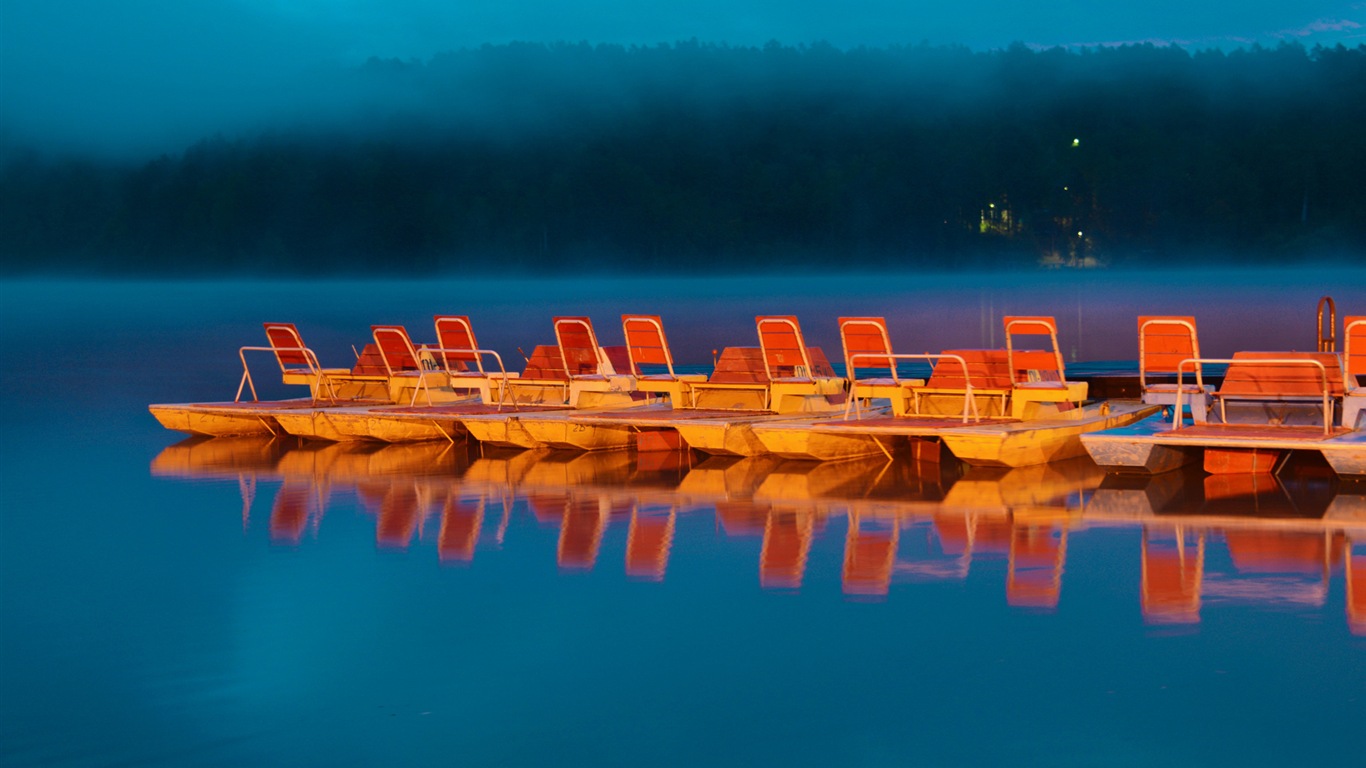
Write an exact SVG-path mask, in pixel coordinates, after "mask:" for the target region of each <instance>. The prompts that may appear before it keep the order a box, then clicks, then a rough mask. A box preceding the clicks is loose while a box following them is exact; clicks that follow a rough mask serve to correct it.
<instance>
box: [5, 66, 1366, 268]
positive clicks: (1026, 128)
mask: <svg viewBox="0 0 1366 768" xmlns="http://www.w3.org/2000/svg"><path fill="white" fill-rule="evenodd" d="M339 77H340V78H341V81H340V82H339V86H338V87H339V90H341V91H345V92H346V93H348V94H351V98H350V100H349V101H347V102H346V106H345V108H339V109H333V110H328V111H327V115H326V117H319V118H318V119H317V120H315V121H311V122H309V121H304V122H297V121H296V122H294V123H292V124H288V125H285V124H282V125H280V126H279V127H278V128H276V129H275V130H273V131H270V132H264V133H261V134H257V135H252V136H239V137H231V138H228V137H221V136H218V137H210V138H206V139H204V140H202V141H200V142H198V143H196V144H195V145H193V146H191V147H189V148H187V149H185V150H184V151H183V152H179V153H177V154H167V155H163V156H161V157H158V158H154V159H150V160H148V161H146V162H144V163H141V164H134V165H130V164H126V163H119V162H113V161H101V160H98V159H92V158H78V157H51V156H48V155H45V154H43V153H41V152H40V151H38V150H37V149H36V148H31V147H20V146H12V145H10V146H3V147H0V270H3V272H4V273H7V274H20V273H27V272H37V271H53V270H54V269H56V270H63V271H71V272H91V273H105V274H117V273H127V274H229V273H232V274H281V273H296V274H307V275H316V274H359V273H383V274H427V273H433V272H458V271H482V272H491V271H497V272H505V271H508V270H510V269H516V270H540V271H547V272H569V271H581V270H584V269H589V270H598V269H601V270H615V269H635V270H644V271H652V272H698V273H703V272H706V271H708V270H715V269H732V268H744V269H769V268H773V267H775V266H782V265H794V264H795V265H809V266H813V267H818V266H820V265H823V264H830V263H838V264H840V265H865V266H868V267H883V266H888V265H904V266H919V267H927V268H935V267H944V268H949V267H954V266H961V265H972V266H990V265H1000V264H1011V265H1028V264H1040V263H1042V264H1107V263H1108V264H1126V263H1144V264H1152V263H1164V262H1170V263H1177V262H1184V261H1186V260H1188V259H1190V258H1191V257H1192V256H1198V257H1201V258H1206V259H1221V258H1222V259H1228V260H1231V261H1239V262H1243V261H1248V260H1275V261H1279V262H1283V261H1285V260H1287V259H1292V260H1295V259H1317V258H1322V257H1325V256H1334V255H1336V256H1339V257H1342V256H1344V255H1345V256H1346V257H1347V258H1360V257H1361V255H1362V254H1363V253H1366V184H1363V183H1362V179H1363V178H1366V139H1363V138H1362V136H1363V135H1366V134H1363V131H1362V126H1364V125H1366V46H1357V47H1356V48H1345V47H1343V46H1337V47H1335V48H1331V49H1330V48H1320V47H1316V48H1314V49H1312V50H1306V49H1304V48H1303V47H1301V46H1298V45H1282V46H1280V47H1277V48H1273V49H1267V48H1259V47H1254V48H1252V49H1249V50H1238V51H1234V52H1231V53H1222V52H1219V51H1201V52H1193V53H1192V52H1188V51H1185V50H1183V49H1180V48H1174V47H1171V48H1169V47H1154V46H1148V45H1141V46H1126V47H1119V48H1103V49H1088V50H1083V51H1080V52H1070V51H1065V50H1062V49H1052V50H1042V51H1036V50H1031V49H1029V48H1027V47H1024V46H1022V45H1015V46H1012V47H1011V48H1009V49H1006V50H1002V51H993V52H986V53H981V52H972V51H969V50H967V49H964V48H956V47H949V48H944V47H931V46H924V45H922V46H907V47H891V48H876V49H872V48H858V49H852V50H840V49H836V48H833V47H830V46H825V45H811V46H798V47H792V46H782V45H777V44H771V45H769V46H765V47H762V48H735V47H729V46H719V45H706V44H701V43H696V42H689V43H679V44H673V45H664V46H654V47H620V46H589V45H550V46H546V45H507V46H486V47H484V48H480V49H473V50H465V51H458V52H452V53H449V54H443V55H440V56H437V57H434V58H432V59H431V60H429V61H425V62H419V61H409V62H402V61H382V60H371V61H370V62H369V63H367V64H366V65H365V66H363V67H360V68H358V69H355V70H353V71H349V72H346V73H344V75H341V76H339Z"/></svg>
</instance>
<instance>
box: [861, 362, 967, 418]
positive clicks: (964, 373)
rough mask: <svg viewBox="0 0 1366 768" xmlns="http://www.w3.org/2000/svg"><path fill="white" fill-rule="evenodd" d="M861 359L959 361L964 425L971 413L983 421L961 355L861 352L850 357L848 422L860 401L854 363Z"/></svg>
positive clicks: (965, 363)
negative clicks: (855, 404)
mask: <svg viewBox="0 0 1366 768" xmlns="http://www.w3.org/2000/svg"><path fill="white" fill-rule="evenodd" d="M860 357H865V358H870V359H878V360H957V361H958V364H959V365H960V366H962V368H963V385H964V387H963V423H964V424H966V423H967V422H968V414H969V413H971V414H972V419H973V421H981V420H982V416H981V414H980V413H979V412H978V410H977V397H976V396H975V395H973V393H972V379H971V377H970V376H969V375H968V361H967V360H965V359H963V357H962V356H961V355H954V354H939V355H931V354H923V355H888V354H883V353H881V352H859V353H858V354H855V355H850V357H849V362H848V366H849V370H848V372H847V373H848V377H847V378H848V379H849V398H848V399H847V400H845V402H844V418H845V420H846V421H847V420H848V419H849V409H850V406H851V405H852V404H853V402H854V401H855V400H857V399H858V398H856V397H854V387H855V386H856V385H857V384H858V379H857V377H855V375H854V361H855V360H858V359H859V358H860ZM895 367H896V366H895V365H893V366H892V368H895Z"/></svg>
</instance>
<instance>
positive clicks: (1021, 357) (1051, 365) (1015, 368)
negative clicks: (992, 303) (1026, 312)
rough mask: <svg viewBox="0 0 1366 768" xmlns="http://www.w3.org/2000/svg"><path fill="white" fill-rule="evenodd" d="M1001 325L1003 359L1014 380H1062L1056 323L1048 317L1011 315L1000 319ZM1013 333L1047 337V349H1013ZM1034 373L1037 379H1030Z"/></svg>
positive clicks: (1065, 377)
mask: <svg viewBox="0 0 1366 768" xmlns="http://www.w3.org/2000/svg"><path fill="white" fill-rule="evenodd" d="M1001 321H1002V324H1003V325H1004V326H1005V335H1006V358H1007V360H1008V362H1009V365H1010V371H1011V375H1012V376H1014V377H1015V381H1018V382H1025V381H1035V380H1037V381H1065V380H1066V379H1067V376H1066V375H1065V373H1064V371H1063V364H1062V352H1061V351H1059V349H1058V324H1057V322H1056V321H1054V320H1053V318H1051V317H1045V316H1031V317H1026V316H1012V315H1007V316H1005V317H1004V318H1002V319H1001ZM1017 336H1033V337H1038V336H1047V337H1048V341H1049V348H1048V349H1040V350H1035V349H1016V347H1015V338H1016V337H1017ZM1035 376H1037V379H1036V378H1034V377H1035Z"/></svg>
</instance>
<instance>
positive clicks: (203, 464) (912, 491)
mask: <svg viewBox="0 0 1366 768" xmlns="http://www.w3.org/2000/svg"><path fill="white" fill-rule="evenodd" d="M457 448H458V447H453V446H451V445H450V444H448V443H445V444H443V443H414V444H405V445H388V446H382V447H381V446H379V445H377V444H346V443H336V444H322V443H304V444H301V445H290V444H287V443H284V442H282V441H269V440H260V439H240V440H232V441H226V440H211V441H209V440H196V439H191V440H186V441H184V442H182V443H179V444H177V445H174V446H171V447H170V448H167V449H166V450H165V451H163V453H162V454H161V455H160V456H158V457H157V458H156V459H155V460H154V461H153V464H152V469H153V472H154V473H155V474H157V475H160V476H166V477H179V478H211V479H213V478H221V479H233V478H236V479H238V481H239V487H240V489H241V492H242V497H243V498H242V502H243V515H244V524H249V522H250V518H251V515H252V514H253V506H254V500H255V497H256V494H257V490H258V488H260V487H262V486H266V485H268V484H272V485H273V484H278V489H277V490H276V492H275V497H274V500H273V502H271V503H270V505H269V508H270V516H269V531H270V536H271V539H272V540H273V541H275V542H277V543H282V544H292V545H293V544H298V543H300V542H301V541H303V540H304V539H305V538H307V537H310V536H317V535H318V532H319V528H320V524H321V521H322V519H323V515H324V512H325V511H326V510H327V509H328V507H329V506H331V507H333V508H336V507H337V506H338V505H339V504H342V505H347V504H349V505H351V506H352V507H354V508H359V509H362V510H364V511H365V512H366V514H367V515H369V516H370V517H372V518H373V521H374V527H375V544H376V546H378V547H381V548H386V549H412V548H414V547H415V546H422V545H424V544H425V545H427V546H434V548H435V550H436V552H437V555H438V558H439V560H440V562H442V563H464V564H470V563H472V562H473V561H474V560H475V558H476V556H477V555H478V553H479V552H480V551H481V549H482V550H491V549H497V548H498V547H499V546H500V545H501V544H502V542H503V541H504V539H505V537H506V536H507V535H508V532H509V529H510V523H511V521H513V520H515V519H518V518H521V519H523V520H534V521H535V522H536V523H537V525H535V526H531V527H527V526H519V527H515V528H514V530H515V532H517V534H518V535H537V534H535V533H534V531H535V530H537V529H544V530H549V531H553V532H554V535H555V537H556V544H555V552H556V554H555V557H556V561H557V563H558V565H559V566H560V568H561V569H562V570H565V571H583V570H590V569H595V568H600V567H602V566H603V560H604V554H605V553H607V552H614V553H619V554H618V555H617V556H619V557H620V558H621V561H620V562H623V567H624V573H625V575H626V576H628V577H630V578H636V579H642V580H654V581H658V580H663V579H664V578H665V577H666V574H667V572H668V568H669V564H670V560H671V558H674V559H676V558H677V557H679V550H680V548H682V551H684V552H687V553H688V554H686V555H683V556H685V557H691V556H692V555H693V553H694V552H695V550H696V547H697V545H698V541H697V539H696V536H697V535H698V534H697V531H701V530H706V527H705V526H704V527H701V528H698V527H690V528H688V529H683V528H681V527H680V520H682V519H683V517H684V516H687V515H712V516H714V517H715V520H716V522H717V525H716V528H715V531H716V532H717V533H719V534H720V535H722V537H723V538H724V539H725V540H733V541H735V542H737V543H739V542H744V541H754V542H756V543H757V545H758V546H757V552H756V559H757V563H756V565H757V576H758V582H759V585H760V586H761V587H763V588H766V589H784V590H796V589H802V588H804V586H806V585H809V584H810V583H811V573H810V569H811V568H812V567H814V566H813V564H815V563H825V562H830V560H829V558H826V557H821V556H819V554H818V553H819V552H820V549H821V548H822V547H825V548H828V547H830V546H832V542H841V540H842V547H843V556H842V558H841V559H840V560H838V561H837V562H839V566H838V568H839V580H840V584H841V587H842V590H843V592H844V593H845V594H846V595H849V596H851V597H855V598H859V599H869V598H882V597H883V596H886V595H888V594H889V593H890V592H891V591H892V589H893V586H892V585H893V584H903V585H905V584H913V583H916V582H925V581H944V580H964V579H966V578H967V577H968V576H969V574H970V572H972V570H973V567H974V565H977V564H987V565H988V572H990V569H991V568H994V567H997V566H992V565H990V564H991V563H998V564H1000V567H1002V568H1003V570H1004V591H1005V596H1006V600H1007V602H1008V604H1010V605H1012V606H1017V607H1028V608H1034V609H1043V610H1051V609H1053V608H1055V607H1056V606H1057V605H1058V604H1059V602H1060V600H1061V596H1062V586H1063V583H1064V574H1065V570H1066V566H1067V559H1068V554H1069V553H1070V552H1075V551H1076V550H1077V548H1078V546H1079V544H1078V541H1079V539H1078V536H1079V534H1082V533H1084V532H1085V531H1087V530H1088V529H1092V528H1098V527H1099V528H1113V527H1123V528H1129V529H1135V530H1137V531H1138V532H1139V540H1138V541H1137V543H1136V545H1135V549H1134V554H1135V557H1136V558H1137V564H1138V567H1137V568H1136V569H1135V571H1136V574H1137V575H1136V578H1137V579H1138V581H1139V582H1140V593H1141V601H1140V606H1141V608H1142V610H1143V613H1144V615H1145V617H1147V619H1148V620H1149V621H1151V622H1153V623H1190V622H1193V621H1196V620H1198V618H1199V615H1200V609H1201V606H1202V604H1209V603H1211V602H1220V603H1226V602H1238V601H1247V600H1256V601H1276V602H1288V603H1291V604H1295V605H1301V606H1307V607H1321V606H1323V605H1325V603H1326V601H1327V600H1328V595H1329V590H1328V585H1329V583H1330V581H1331V579H1333V578H1334V577H1335V576H1336V574H1338V573H1339V572H1341V573H1343V575H1344V578H1345V580H1346V584H1347V597H1348V617H1349V620H1350V622H1351V626H1352V628H1353V631H1357V632H1363V631H1366V626H1363V622H1364V621H1366V606H1363V600H1364V599H1366V587H1364V586H1363V584H1362V579H1363V578H1364V576H1363V574H1366V561H1364V560H1366V492H1363V489H1362V488H1361V487H1360V486H1359V485H1356V484H1352V483H1344V482H1342V481H1340V480H1338V479H1337V478H1336V477H1334V476H1333V475H1331V473H1327V472H1323V473H1319V474H1317V475H1315V474H1313V473H1303V474H1302V475H1301V476H1299V477H1298V479H1297V480H1295V481H1293V482H1285V481H1281V480H1278V479H1277V478H1274V477H1271V476H1267V475H1236V476H1208V477H1207V476H1204V475H1202V474H1199V473H1193V472H1191V473H1187V472H1174V473H1165V474H1162V475H1157V476H1152V477H1137V476H1116V475H1106V474H1105V473H1104V471H1103V470H1102V469H1100V468H1098V467H1096V466H1095V465H1094V464H1093V463H1091V462H1089V461H1086V460H1085V459H1079V460H1072V461H1067V462H1058V463H1054V464H1048V465H1037V466H1032V467H1024V468H1017V469H1011V470H1002V469H989V468H978V467H967V466H965V465H962V464H957V463H954V462H940V463H935V462H919V463H915V462H887V461H881V460H878V459H871V458H866V459H860V460H853V461H848V462H837V463H812V462H803V461H792V460H782V459H777V458H775V457H771V456H770V457H746V458H735V457H709V458H706V459H703V460H701V461H697V462H695V463H694V462H693V460H692V458H691V457H690V456H689V454H686V453H673V454H660V453H642V454H635V453H631V452H623V451H616V452H593V453H570V452H547V451H488V452H487V453H486V455H483V456H471V455H469V454H468V453H465V452H461V451H459V450H458V449H457ZM664 457H670V458H669V459H665V458H664ZM262 492H263V493H264V491H262ZM348 497H350V499H348ZM343 508H344V506H343ZM681 530H691V531H693V532H692V533H691V534H689V535H686V536H685V535H681V534H680V531H681ZM527 532H531V533H529V534H528V533H527ZM623 535H624V537H625V542H624V547H622V545H621V539H620V538H616V537H620V536H623ZM1080 541H1083V542H1084V541H1085V538H1082V539H1080ZM713 546H714V544H713ZM834 546H840V544H834ZM1080 546H1083V547H1084V546H1085V545H1084V544H1082V545H1080ZM623 550H624V551H623ZM1216 551H1218V552H1220V553H1221V555H1220V559H1219V560H1218V561H1216V560H1215V559H1213V558H1211V553H1213V552H1216ZM1223 553H1226V554H1227V560H1228V562H1229V564H1230V565H1229V566H1228V567H1222V565H1221V564H1222V562H1223V559H1222V558H1224V554H1223ZM1131 562H1133V561H1131ZM822 578H824V574H822Z"/></svg>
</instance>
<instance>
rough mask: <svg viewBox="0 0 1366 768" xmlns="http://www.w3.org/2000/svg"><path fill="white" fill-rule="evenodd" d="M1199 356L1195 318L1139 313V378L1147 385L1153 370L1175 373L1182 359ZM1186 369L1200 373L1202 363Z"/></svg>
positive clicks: (1188, 372)
mask: <svg viewBox="0 0 1366 768" xmlns="http://www.w3.org/2000/svg"><path fill="white" fill-rule="evenodd" d="M1198 357H1200V341H1199V339H1198V338H1197V337H1196V334H1195V318H1194V317H1186V316H1168V315H1140V316H1139V318H1138V380H1139V383H1140V385H1142V386H1144V387H1146V386H1147V377H1148V374H1150V373H1176V372H1177V370H1176V369H1177V367H1179V366H1180V365H1181V361H1182V360H1189V359H1191V358H1198ZM1185 373H1187V374H1192V375H1196V376H1199V375H1200V373H1201V369H1200V364H1199V363H1198V362H1197V363H1193V364H1191V365H1188V366H1186V368H1185Z"/></svg>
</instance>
